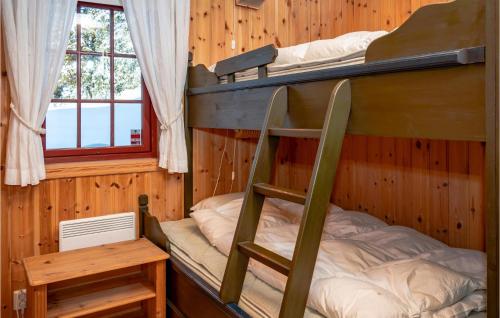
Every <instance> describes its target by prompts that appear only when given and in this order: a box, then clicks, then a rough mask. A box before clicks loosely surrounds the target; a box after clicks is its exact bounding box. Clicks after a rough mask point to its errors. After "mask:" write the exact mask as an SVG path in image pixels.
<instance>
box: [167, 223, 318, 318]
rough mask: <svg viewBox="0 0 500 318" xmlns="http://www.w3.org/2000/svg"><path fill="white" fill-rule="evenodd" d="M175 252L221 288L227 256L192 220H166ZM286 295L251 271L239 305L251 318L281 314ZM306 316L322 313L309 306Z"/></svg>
mask: <svg viewBox="0 0 500 318" xmlns="http://www.w3.org/2000/svg"><path fill="white" fill-rule="evenodd" d="M161 227H162V229H163V231H164V232H165V233H166V234H167V236H168V237H169V240H170V247H171V254H172V256H174V257H176V258H177V259H179V260H180V261H181V262H182V263H183V264H184V265H186V266H187V267H188V268H189V269H190V270H192V271H193V272H194V273H195V274H196V275H198V276H199V277H201V278H202V279H203V280H204V281H205V282H207V283H208V284H209V285H210V286H212V287H213V288H215V289H216V290H219V289H220V286H221V282H222V277H223V275H224V270H225V268H226V262H227V258H226V257H225V256H224V255H223V254H222V253H220V252H219V251H218V250H217V249H216V248H214V247H212V246H211V245H210V244H209V242H208V241H207V240H206V239H205V237H204V236H203V235H202V234H201V232H200V231H199V230H198V228H197V226H196V224H195V223H194V221H193V220H192V219H183V220H180V221H172V222H164V223H162V224H161ZM282 297H283V294H282V293H281V292H280V291H278V290H277V289H274V288H272V287H271V286H269V285H268V284H266V283H265V282H263V281H262V280H260V279H258V278H257V277H255V276H254V275H253V274H252V273H247V276H246V278H245V284H244V287H243V293H242V295H241V299H240V302H239V304H238V306H239V307H240V308H241V309H243V310H244V311H245V312H246V313H247V314H249V315H250V316H251V317H265V318H271V317H278V314H279V309H280V304H281V299H282ZM304 317H306V318H320V317H322V316H321V315H319V314H317V313H315V312H313V311H311V310H309V309H307V310H306V313H305V315H304Z"/></svg>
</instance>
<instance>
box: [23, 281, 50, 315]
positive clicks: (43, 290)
mask: <svg viewBox="0 0 500 318" xmlns="http://www.w3.org/2000/svg"><path fill="white" fill-rule="evenodd" d="M26 309H27V311H26V316H27V317H32V318H46V317H47V286H45V285H43V286H36V287H33V288H28V295H27V308H26Z"/></svg>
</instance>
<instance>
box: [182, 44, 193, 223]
mask: <svg viewBox="0 0 500 318" xmlns="http://www.w3.org/2000/svg"><path fill="white" fill-rule="evenodd" d="M192 65H193V53H191V52H189V62H188V67H191V66H192ZM188 89H189V72H187V77H186V86H185V89H184V131H185V136H186V150H187V162H188V172H187V173H185V174H184V217H185V218H187V217H189V209H190V208H191V207H192V206H193V143H192V138H193V128H191V127H189V117H188V114H189V98H188V97H187V91H188Z"/></svg>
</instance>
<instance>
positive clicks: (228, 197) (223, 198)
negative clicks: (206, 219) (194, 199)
mask: <svg viewBox="0 0 500 318" xmlns="http://www.w3.org/2000/svg"><path fill="white" fill-rule="evenodd" d="M244 195H245V193H244V192H235V193H227V194H222V195H216V196H214V197H210V198H206V199H203V200H201V201H200V202H198V203H196V204H195V205H194V206H193V207H191V211H196V210H201V209H215V208H217V207H219V206H221V205H224V204H226V203H228V202H230V201H233V200H236V199H239V198H243V196H244Z"/></svg>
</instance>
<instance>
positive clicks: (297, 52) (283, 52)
mask: <svg viewBox="0 0 500 318" xmlns="http://www.w3.org/2000/svg"><path fill="white" fill-rule="evenodd" d="M309 44H310V42H308V43H303V44H299V45H294V46H289V47H284V48H278V56H277V57H276V60H275V61H274V63H273V65H283V64H295V63H300V62H302V61H303V60H304V55H305V54H306V52H307V49H308V48H309Z"/></svg>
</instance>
